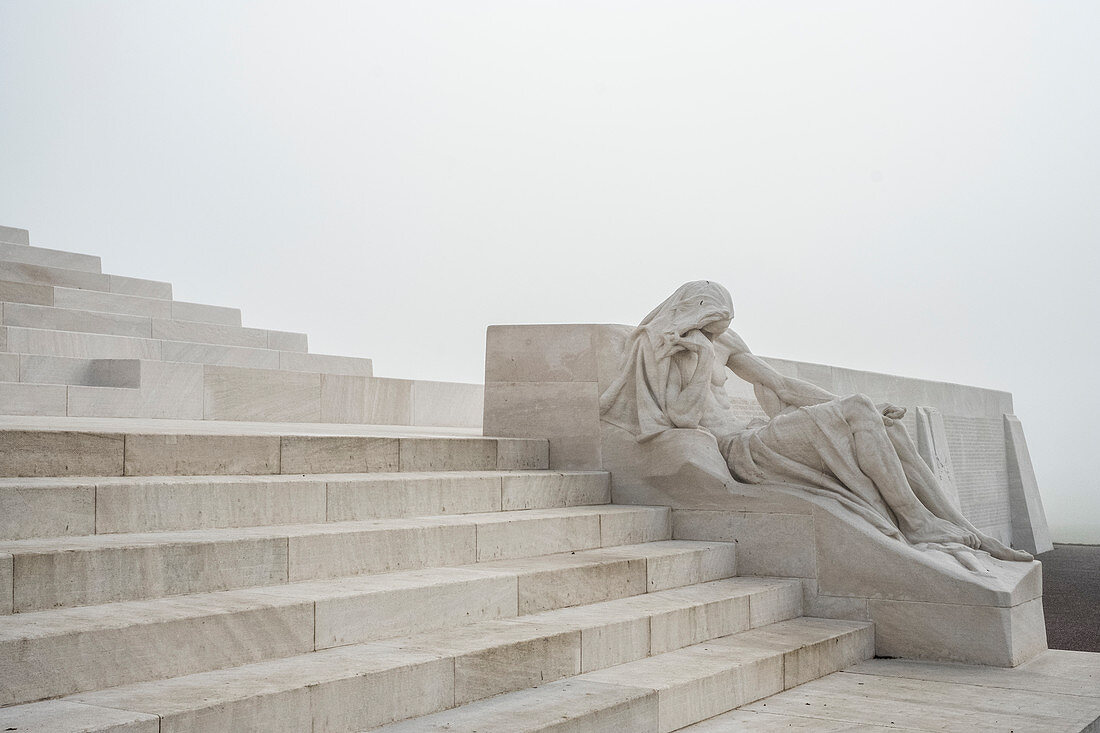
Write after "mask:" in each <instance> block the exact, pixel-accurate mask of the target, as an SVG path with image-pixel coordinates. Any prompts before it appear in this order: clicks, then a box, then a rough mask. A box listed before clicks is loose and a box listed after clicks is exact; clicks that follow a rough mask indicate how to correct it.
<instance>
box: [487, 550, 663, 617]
mask: <svg viewBox="0 0 1100 733" xmlns="http://www.w3.org/2000/svg"><path fill="white" fill-rule="evenodd" d="M483 564H484V565H485V566H486V568H489V569H492V570H501V571H508V572H512V573H516V574H517V575H518V593H519V614H520V615H521V616H522V615H524V614H529V613H538V612H539V611H546V610H550V609H555V608H567V607H569V606H580V605H583V604H587V603H598V602H600V601H608V600H612V599H614V598H625V597H627V596H633V595H638V594H639V593H645V592H646V561H645V558H644V557H635V558H625V557H618V558H617V557H613V556H608V555H606V554H601V553H585V552H578V553H576V554H570V555H567V556H564V557H563V556H560V555H558V556H544V557H531V558H524V559H513V560H504V561H497V562H490V563H483Z"/></svg>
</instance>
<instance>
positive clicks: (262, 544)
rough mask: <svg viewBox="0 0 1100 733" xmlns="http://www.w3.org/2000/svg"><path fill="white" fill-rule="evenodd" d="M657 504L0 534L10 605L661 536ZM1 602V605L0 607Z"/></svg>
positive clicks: (33, 606) (84, 600) (29, 607)
mask: <svg viewBox="0 0 1100 733" xmlns="http://www.w3.org/2000/svg"><path fill="white" fill-rule="evenodd" d="M671 536H672V532H671V519H670V510H669V509H668V508H667V507H625V506H593V507H567V508H561V509H528V510H522V511H515V512H490V513H481V514H460V515H453V516H435V517H420V518H405V519H381V520H364V521H351V522H327V523H311V524H290V525H281V526H270V527H245V528H232V529H201V530H186V531H177V532H149V533H127V534H103V535H91V536H81V537H57V538H38V539H26V540H12V541H5V542H0V575H9V574H10V575H11V577H12V578H13V580H12V581H11V583H10V585H9V584H6V583H5V585H3V586H0V593H6V592H7V590H8V588H11V589H12V590H11V593H12V595H11V597H10V598H9V599H7V600H6V601H5V600H4V599H3V598H2V597H0V604H4V605H5V606H6V607H7V608H8V609H9V610H10V611H12V612H15V613H25V612H28V611H41V610H46V609H51V608H66V607H71V606H88V605H98V604H102V603H112V602H115V601H125V600H139V599H148V598H160V597H163V596H171V595H183V594H187V593H201V592H207V591H216V590H231V589H233V588H248V587H252V586H262V585H281V584H284V583H287V582H292V581H298V580H315V579H316V580H319V579H324V578H338V577H342V576H346V575H363V574H370V573H384V572H388V571H391V570H406V569H413V568H424V567H436V566H452V565H465V564H468V563H472V562H487V561H490V560H503V559H515V558H523V557H532V556H534V555H545V554H551V553H555V552H570V551H576V550H590V549H594V548H597V547H609V546H614V545H626V544H637V543H639V542H654V541H657V540H667V539H670V538H671ZM2 610H3V608H0V611H2Z"/></svg>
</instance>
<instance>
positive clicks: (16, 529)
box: [0, 470, 611, 541]
mask: <svg viewBox="0 0 1100 733" xmlns="http://www.w3.org/2000/svg"><path fill="white" fill-rule="evenodd" d="M610 501H611V487H610V476H609V474H607V473H606V472H603V471H550V470H527V471H440V472H416V471H407V472H404V473H401V472H397V473H390V472H386V473H339V474H305V475H302V474H293V475H284V474H270V475H262V476H221V475H217V476H151V477H145V476H117V477H42V478H0V541H4V540H21V539H31V538H35V537H58V536H80V535H93V534H118V533H124V532H164V531H175V530H189V529H215V528H228V527H246V526H264V525H280V524H298V523H303V522H319V521H352V520H365V519H390V518H398V517H409V516H423V515H443V514H471V513H481V512H488V511H500V510H503V511H512V510H519V509H551V508H558V507H566V506H585V505H595V504H608V503H610Z"/></svg>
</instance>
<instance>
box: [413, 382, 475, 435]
mask: <svg viewBox="0 0 1100 733" xmlns="http://www.w3.org/2000/svg"><path fill="white" fill-rule="evenodd" d="M412 392H413V397H412V404H413V418H412V424H413V425H428V426H444V427H468V428H480V427H481V418H482V412H483V408H484V404H485V387H484V386H482V385H480V384H461V383H458V382H428V381H423V380H416V381H414V382H413V385H412Z"/></svg>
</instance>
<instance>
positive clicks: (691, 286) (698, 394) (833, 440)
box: [600, 281, 977, 555]
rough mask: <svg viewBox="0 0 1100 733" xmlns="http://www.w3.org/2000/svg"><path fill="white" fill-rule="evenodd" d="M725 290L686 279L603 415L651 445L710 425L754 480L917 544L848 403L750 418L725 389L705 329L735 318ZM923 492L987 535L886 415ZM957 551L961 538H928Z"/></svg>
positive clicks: (733, 462)
mask: <svg viewBox="0 0 1100 733" xmlns="http://www.w3.org/2000/svg"><path fill="white" fill-rule="evenodd" d="M732 310H733V309H732V303H731V302H729V295H728V293H726V291H725V289H724V288H721V286H719V285H717V284H716V283H709V282H706V281H698V282H695V283H688V284H687V285H684V286H683V287H681V288H680V289H679V290H677V292H676V293H674V294H673V296H672V297H670V298H669V299H668V300H666V301H665V302H664V303H662V304H661V305H660V306H658V307H657V308H656V309H655V310H654V311H653V312H652V313H650V314H649V315H648V316H647V317H646V318H645V320H643V321H642V323H641V325H639V326H638V328H637V329H635V330H634V332H633V333H632V334H631V336H630V338H629V341H628V343H627V354H626V357H625V360H624V362H623V368H622V370H621V372H620V373H619V376H618V377H617V379H616V380H615V381H614V382H613V383H612V384H611V385H610V386H609V387H608V388H607V389H606V390H605V391H604V393H603V395H602V396H601V397H600V412H601V417H602V419H603V420H604V421H605V422H608V423H610V424H612V425H616V426H618V427H620V428H622V429H624V430H626V431H628V432H630V433H631V434H633V435H634V436H635V437H636V439H637V440H638V442H639V443H644V442H646V441H648V440H651V439H652V438H654V437H656V436H657V435H660V434H661V433H663V432H665V431H667V430H671V429H697V430H704V431H706V432H708V433H710V434H711V435H713V436H714V437H715V439H716V440H717V443H718V447H719V450H720V451H721V452H722V455H723V457H724V458H725V459H726V464H727V465H728V466H729V470H730V473H731V475H732V476H733V477H734V478H736V479H737V480H738V481H741V482H743V483H750V484H759V483H772V484H779V485H782V486H784V487H792V488H794V489H796V490H797V491H801V492H809V493H811V494H814V495H816V496H819V497H823V498H825V499H828V500H832V501H835V502H837V503H838V504H840V505H841V506H843V507H844V508H845V509H847V510H848V511H849V512H851V513H853V514H855V515H857V516H859V517H861V518H862V519H864V520H866V521H867V522H869V523H871V524H872V525H873V526H874V527H875V528H877V529H878V530H879V531H881V532H883V533H885V534H887V535H889V536H891V537H894V538H896V539H899V540H902V541H905V542H908V539H907V538H906V537H905V536H904V534H903V533H902V531H901V530H900V529H899V527H898V522H897V519H896V517H895V515H894V513H893V511H891V509H890V507H889V506H888V505H887V504H886V502H885V501H884V499H883V496H882V494H881V492H880V491H879V490H878V488H877V487H876V486H875V483H874V481H872V480H871V478H870V477H868V476H867V474H866V473H864V471H863V469H862V468H860V466H859V461H858V459H857V456H856V449H855V444H854V437H853V429H852V426H851V425H849V423H848V420H847V418H846V417H845V415H844V411H843V408H842V406H841V405H840V404H839V402H838V401H833V402H826V403H823V404H819V405H812V406H808V407H791V408H787V409H786V410H784V411H783V412H782V413H780V414H778V415H776V416H775V417H773V418H772V419H771V420H768V421H762V420H752V421H745V420H740V419H738V418H737V416H736V415H734V413H733V411H732V409H731V405H730V402H729V398H728V396H727V395H726V391H725V387H724V385H725V381H726V368H725V365H724V364H719V363H717V361H716V359H715V352H714V345H713V343H712V342H711V340H710V339H709V338H708V337H707V336H706V334H704V333H702V332H701V331H700V330H698V329H699V328H701V327H702V326H704V325H706V324H708V323H711V322H714V321H716V320H728V319H729V318H730V317H732ZM885 422H886V423H887V424H888V426H889V427H887V428H886V433H887V435H888V436H889V438H890V441H891V443H892V444H893V446H894V449H895V450H896V451H897V454H898V458H899V459H900V460H901V463H902V466H903V468H904V471H905V476H906V479H907V480H908V482H909V484H910V486H911V488H912V489H913V491H914V494H915V495H916V496H917V497H918V499H920V501H921V502H922V503H923V504H924V505H925V506H926V507H927V508H928V509H929V511H931V512H932V514H934V515H936V516H938V517H941V518H944V519H947V520H948V521H951V522H954V523H956V524H958V525H959V526H962V527H965V528H966V529H968V530H971V531H973V532H975V533H977V530H976V529H974V527H973V525H971V524H970V523H969V522H968V521H967V520H966V519H965V518H964V517H962V515H961V514H959V513H958V511H957V510H956V509H955V508H954V507H953V506H949V505H948V502H947V500H946V498H945V497H943V495H942V494H943V492H942V490H941V489H940V488H939V484H938V483H937V482H936V479H935V476H934V474H933V473H932V471H931V469H930V468H929V467H928V466H927V464H925V463H924V461H923V460H922V459H921V458H920V457H919V455H918V454H917V451H916V448H915V446H914V445H913V442H912V439H911V438H910V437H909V435H908V433H907V432H906V431H905V428H904V426H902V425H901V424H900V423H897V422H896V421H893V420H890V419H888V418H887V419H885ZM921 546H922V547H930V548H931V549H941V550H944V551H946V552H949V553H951V554H955V555H958V554H959V553H960V552H970V551H971V550H970V549H969V548H967V547H965V546H963V545H961V544H957V543H932V544H922V545H921Z"/></svg>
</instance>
